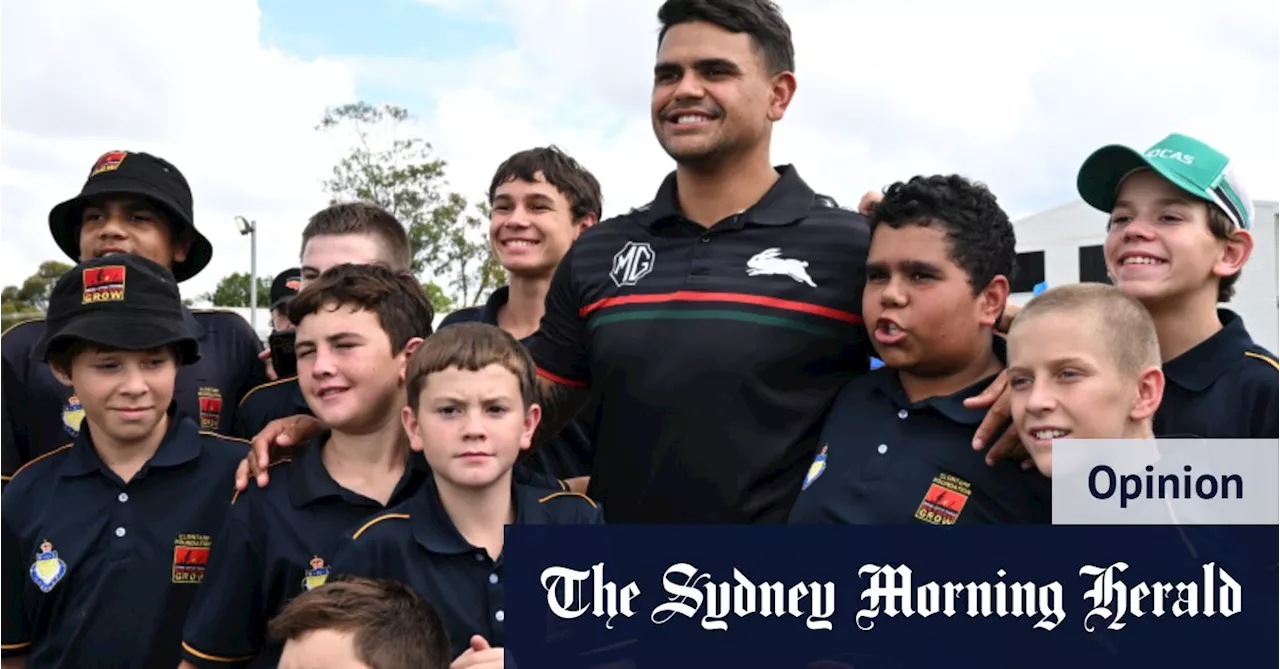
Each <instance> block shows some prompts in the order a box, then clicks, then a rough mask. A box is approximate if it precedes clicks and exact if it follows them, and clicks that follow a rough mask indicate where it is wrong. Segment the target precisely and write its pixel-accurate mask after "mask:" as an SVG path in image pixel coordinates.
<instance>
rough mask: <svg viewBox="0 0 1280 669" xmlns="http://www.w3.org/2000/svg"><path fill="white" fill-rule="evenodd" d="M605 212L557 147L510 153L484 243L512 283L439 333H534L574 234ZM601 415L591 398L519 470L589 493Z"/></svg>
mask: <svg viewBox="0 0 1280 669" xmlns="http://www.w3.org/2000/svg"><path fill="white" fill-rule="evenodd" d="M602 206H603V204H602V197H601V195H600V182H599V181H597V180H596V178H595V176H594V175H592V174H591V172H589V171H587V169H586V168H584V167H583V166H582V165H580V164H579V163H578V161H576V160H574V159H573V158H572V157H570V156H569V155H567V154H565V153H564V152H563V151H561V150H560V149H558V148H556V147H554V146H546V147H537V148H533V149H525V150H524V151H518V152H516V153H514V154H512V155H511V157H510V158H507V159H506V160H504V161H503V162H502V164H501V165H499V166H498V169H497V170H495V171H494V173H493V178H492V179H491V180H490V181H489V209H490V214H489V245H490V247H491V248H492V249H493V255H494V258H496V259H497V261H498V262H499V263H500V264H501V265H502V268H503V269H505V270H506V271H507V276H508V277H509V280H510V283H509V284H508V285H506V286H501V287H499V288H498V289H497V290H494V291H493V294H492V295H490V296H489V298H488V300H487V301H486V302H485V304H484V305H483V306H478V307H468V308H465V309H459V310H458V311H455V312H453V313H451V314H449V315H448V316H445V318H444V320H443V321H441V322H440V327H441V328H444V327H447V326H449V325H453V324H454V323H465V322H469V321H480V322H482V323H488V324H490V325H496V326H498V327H500V328H502V329H504V330H506V331H507V332H510V333H511V334H512V335H513V336H514V337H515V338H516V339H524V338H526V337H528V336H529V335H531V334H533V333H534V332H535V331H536V330H537V329H538V325H539V323H540V322H541V320H542V315H543V313H544V312H545V311H546V301H547V291H548V290H550V288H551V277H552V276H553V275H554V274H555V270H556V267H557V266H559V264H560V261H561V260H563V259H564V256H565V254H566V253H568V251H569V248H570V247H571V246H572V245H573V243H574V241H576V240H577V239H578V235H580V234H582V232H583V231H585V230H586V229H587V228H590V227H591V226H593V225H595V224H596V223H597V222H599V221H600V216H601V211H602ZM599 409H600V407H599V398H593V399H592V400H591V401H589V402H588V403H587V405H586V406H584V407H583V408H581V409H579V410H578V414H577V416H575V417H574V419H573V420H571V421H570V422H569V423H568V424H567V425H566V426H565V427H564V429H562V430H561V431H560V432H559V433H558V434H556V436H555V437H554V438H552V439H551V440H550V441H549V442H547V443H546V444H543V445H542V446H540V447H539V448H537V449H532V451H531V452H530V453H527V454H526V455H524V456H523V457H522V460H521V466H522V467H528V468H530V469H533V470H535V471H537V472H539V473H541V474H542V475H544V476H545V477H546V478H548V479H551V480H565V481H567V482H568V483H569V484H572V485H574V486H575V488H574V489H575V490H577V491H578V492H586V489H587V477H588V476H590V475H591V462H592V460H593V459H594V458H595V443H594V434H595V426H594V422H595V421H594V419H595V417H596V414H597V413H598V412H599ZM517 471H518V470H517Z"/></svg>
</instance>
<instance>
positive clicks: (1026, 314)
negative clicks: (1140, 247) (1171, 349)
mask: <svg viewBox="0 0 1280 669" xmlns="http://www.w3.org/2000/svg"><path fill="white" fill-rule="evenodd" d="M1008 348H1009V386H1010V391H1011V401H1012V408H1013V420H1014V425H1015V426H1016V427H1017V429H1018V434H1019V436H1020V437H1021V439H1022V443H1023V444H1025V445H1026V447H1027V450H1028V451H1030V453H1031V457H1032V458H1033V459H1034V460H1035V463H1036V467H1037V468H1038V469H1039V470H1040V472H1041V473H1043V474H1044V475H1045V476H1051V475H1052V470H1053V458H1052V446H1053V440H1054V439H1151V438H1154V436H1155V433H1154V430H1153V427H1152V421H1153V419H1154V416H1155V413H1156V409H1158V408H1159V407H1160V400H1161V398H1162V396H1163V394H1164V387H1165V378H1164V373H1163V372H1162V371H1161V369H1160V344H1159V342H1158V341H1157V339H1156V328H1155V323H1154V322H1153V321H1152V319H1151V315H1150V314H1149V313H1147V310H1146V309H1145V308H1144V307H1143V306H1142V304H1141V303H1140V302H1138V301H1137V300H1136V299H1135V298H1133V297H1131V296H1129V295H1126V294H1125V293H1123V292H1121V291H1120V290H1119V289H1117V288H1114V287H1112V286H1108V285H1105V284H1100V283H1080V284H1072V285H1066V286H1059V287H1056V288H1050V289H1049V290H1047V291H1045V292H1044V293H1042V294H1041V295H1039V296H1038V297H1036V298H1034V299H1032V300H1031V301H1030V302H1028V303H1027V306H1025V307H1024V308H1023V309H1022V311H1020V312H1019V313H1018V315H1017V317H1015V318H1014V319H1013V327H1012V328H1010V330H1009V344H1008Z"/></svg>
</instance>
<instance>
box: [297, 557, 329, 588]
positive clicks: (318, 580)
mask: <svg viewBox="0 0 1280 669" xmlns="http://www.w3.org/2000/svg"><path fill="white" fill-rule="evenodd" d="M306 573H307V575H306V577H305V578H303V579H302V589H303V590H315V589H316V588H318V587H320V586H322V585H324V582H325V581H327V580H329V568H328V567H326V566H324V559H323V558H321V557H320V556H318V555H317V556H316V557H313V558H311V568H310V569H308V570H307V572H306Z"/></svg>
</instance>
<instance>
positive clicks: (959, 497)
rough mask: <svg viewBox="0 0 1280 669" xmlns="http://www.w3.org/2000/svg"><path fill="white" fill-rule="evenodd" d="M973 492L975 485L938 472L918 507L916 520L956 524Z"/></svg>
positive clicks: (936, 523)
mask: <svg viewBox="0 0 1280 669" xmlns="http://www.w3.org/2000/svg"><path fill="white" fill-rule="evenodd" d="M972 494H973V486H972V485H970V483H969V482H968V481H966V480H964V479H962V478H960V477H958V476H952V475H951V474H938V475H937V476H935V477H933V483H931V484H929V490H928V491H927V492H925V494H924V499H922V500H920V506H919V507H918V508H917V509H916V520H920V521H924V522H926V523H930V524H932V525H955V524H956V521H957V520H959V519H960V512H962V511H964V505H965V503H966V502H968V501H969V495H972Z"/></svg>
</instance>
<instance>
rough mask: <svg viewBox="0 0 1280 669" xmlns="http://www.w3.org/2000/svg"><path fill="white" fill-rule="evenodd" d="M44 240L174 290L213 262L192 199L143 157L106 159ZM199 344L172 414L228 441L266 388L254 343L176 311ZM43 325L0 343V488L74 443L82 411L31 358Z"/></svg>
mask: <svg viewBox="0 0 1280 669" xmlns="http://www.w3.org/2000/svg"><path fill="white" fill-rule="evenodd" d="M49 230H50V232H51V233H52V234H53V239H54V241H55V242H57V244H58V247H59V248H61V249H62V250H63V252H64V253H66V254H67V255H68V256H69V257H70V258H72V259H73V260H75V261H77V262H80V261H87V260H90V259H93V258H102V257H106V256H110V255H114V254H135V255H139V256H142V257H144V258H147V259H149V260H151V261H153V262H156V263H158V264H160V265H162V266H164V267H166V268H169V269H170V270H171V271H172V273H173V275H174V278H175V279H176V280H177V281H179V282H181V281H185V280H187V279H189V278H191V277H193V276H195V275H196V274H198V273H199V272H200V271H201V270H202V269H204V267H205V266H206V265H208V264H209V260H210V259H211V258H212V257H213V247H212V246H211V245H210V244H209V240H208V239H206V238H205V237H204V235H202V234H200V232H199V231H198V230H196V227H195V224H194V219H193V217H192V198H191V189H190V187H189V186H188V185H187V181H186V179H185V178H184V177H183V176H182V173H181V172H179V171H178V168H176V167H174V166H173V165H172V164H171V163H169V162H167V161H165V160H162V159H160V158H157V157H155V156H152V155H149V154H146V153H135V152H130V151H111V152H108V153H106V154H103V155H102V156H101V157H100V158H98V160H97V162H95V163H94V165H93V167H92V168H91V169H90V171H89V177H88V180H87V181H86V182H85V184H84V188H83V189H82V190H81V192H80V194H79V195H77V196H76V197H74V198H71V199H69V200H67V201H66V202H63V203H61V204H59V205H57V206H56V207H54V208H53V210H52V211H50V212H49ZM180 308H181V313H182V316H183V320H184V322H185V324H186V327H187V328H188V329H189V330H190V331H191V334H192V336H193V337H194V338H195V339H196V340H197V341H199V343H200V349H201V351H202V354H203V355H202V357H201V359H200V361H199V362H197V363H195V364H193V365H189V366H185V367H183V368H182V369H181V370H180V371H179V374H178V381H177V386H176V398H177V406H178V410H179V411H181V412H183V413H185V414H186V415H188V416H190V417H191V418H192V419H194V420H196V421H197V423H198V424H199V426H200V427H201V429H205V430H212V431H216V432H219V433H223V434H227V433H230V431H231V428H232V425H233V422H234V420H235V416H234V413H235V407H236V406H237V405H238V404H239V401H240V398H241V397H242V396H244V394H245V393H246V392H248V390H249V389H250V388H253V387H254V386H256V385H258V384H259V383H262V382H264V381H266V371H265V367H264V364H263V362H262V361H261V360H259V358H258V353H259V352H260V351H261V350H262V342H261V341H260V340H259V339H258V336H257V335H256V334H255V333H254V332H253V329H252V328H251V327H250V326H249V324H248V323H247V322H246V321H245V320H244V319H243V318H241V317H240V316H239V315H237V314H234V313H231V312H226V311H195V312H192V311H190V310H188V309H187V308H186V307H181V306H180ZM47 330H48V324H47V323H46V322H44V321H32V322H28V323H23V324H21V325H17V326H15V327H13V328H11V329H10V330H8V331H7V332H5V333H4V375H3V418H2V419H0V420H2V421H3V431H4V433H5V434H6V435H7V436H8V435H12V438H7V439H6V440H5V442H4V444H3V448H2V452H3V466H2V467H0V474H2V475H3V480H5V481H7V480H8V479H9V475H11V474H12V473H13V472H14V471H15V470H17V469H18V467H20V466H21V465H23V464H25V463H27V462H30V461H31V460H33V459H34V458H36V457H39V456H40V455H42V454H44V453H48V452H49V451H51V450H52V449H55V448H57V447H59V446H61V445H63V444H65V443H67V441H69V440H72V439H74V438H75V437H76V436H78V434H79V430H80V422H81V420H82V418H83V416H84V406H83V403H82V402H81V401H80V399H81V398H80V397H79V396H77V395H76V394H74V393H73V392H71V390H70V389H68V388H66V387H65V386H63V385H62V384H61V383H58V381H57V380H56V379H55V378H54V376H53V375H52V374H51V373H50V372H49V371H48V368H47V367H45V366H44V365H42V364H39V362H38V361H32V360H30V359H29V353H30V352H31V350H32V348H33V347H34V346H35V345H36V343H37V342H39V341H40V339H41V338H42V337H43V336H45V334H46V333H47Z"/></svg>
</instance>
